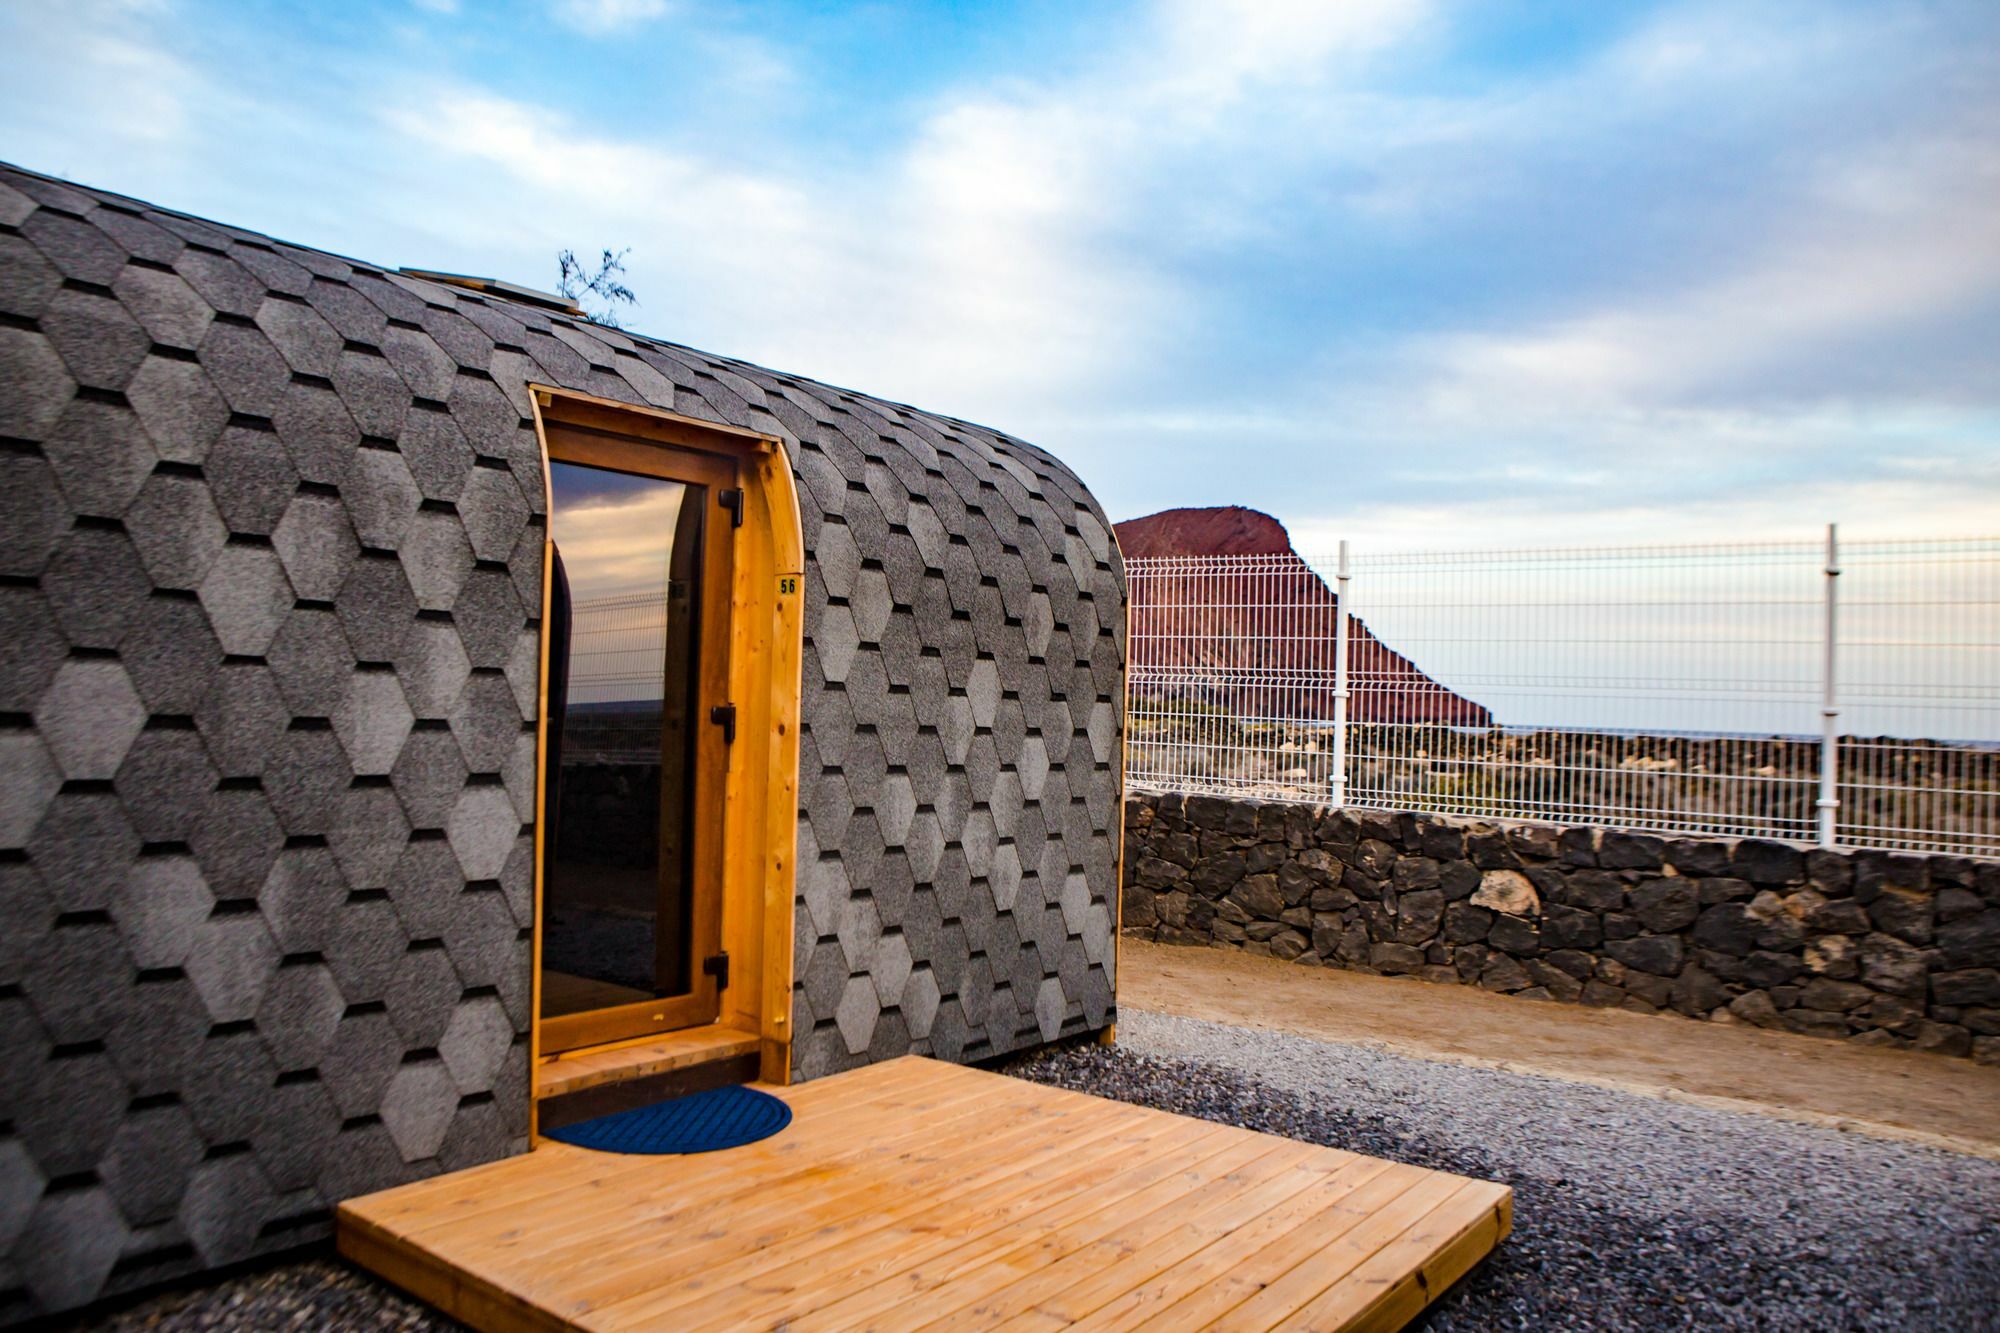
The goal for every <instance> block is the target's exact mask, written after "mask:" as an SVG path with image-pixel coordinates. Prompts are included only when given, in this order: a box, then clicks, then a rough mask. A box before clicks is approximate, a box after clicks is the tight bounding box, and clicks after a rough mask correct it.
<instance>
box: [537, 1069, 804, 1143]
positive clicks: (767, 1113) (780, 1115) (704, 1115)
mask: <svg viewBox="0 0 2000 1333" xmlns="http://www.w3.org/2000/svg"><path fill="white" fill-rule="evenodd" d="M791 1123H792V1108H791V1107H789V1106H787V1105H785V1103H783V1102H781V1101H779V1100H778V1099H777V1098H776V1097H773V1096H772V1095H771V1094H770V1093H768V1092H758V1091H757V1090H756V1089H755V1088H745V1087H738V1086H734V1085H732V1086H730V1087H726V1088H710V1089H709V1090H708V1091H707V1092H696V1093H690V1094H689V1095H687V1096H685V1097H675V1098H674V1099H672V1100H671V1101H664V1102H655V1103H653V1105H651V1106H640V1107H636V1108H634V1109H633V1110H630V1111H619V1112H616V1113H615V1114H612V1115H601V1116H598V1117H597V1118H596V1119H595V1120H582V1121H578V1122H577V1123H576V1124H574V1125H566V1126H564V1127H563V1128H561V1129H552V1130H550V1131H549V1133H548V1137H549V1138H552V1139H557V1140H560V1141H561V1142H563V1143H571V1144H575V1145H576V1146H577V1147H579V1148H595V1149H596V1150H597V1151H598V1152H625V1153H690V1152H714V1151H715V1150H716V1149H718V1148H738V1147H741V1146H742V1145H744V1144H746V1143H755V1142H756V1141H757V1140H759V1139H768V1138H770V1137H771V1136H772V1135H773V1134H775V1133H777V1132H778V1131H779V1130H781V1129H783V1128H784V1127H785V1126H786V1125H789V1124H791Z"/></svg>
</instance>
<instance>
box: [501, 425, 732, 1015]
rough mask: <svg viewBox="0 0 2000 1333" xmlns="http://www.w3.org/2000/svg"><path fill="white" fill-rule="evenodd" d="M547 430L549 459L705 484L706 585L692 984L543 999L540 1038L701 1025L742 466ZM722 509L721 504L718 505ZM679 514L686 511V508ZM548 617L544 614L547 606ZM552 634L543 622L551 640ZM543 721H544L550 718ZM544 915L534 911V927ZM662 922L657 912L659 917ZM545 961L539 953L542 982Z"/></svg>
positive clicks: (717, 889)
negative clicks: (597, 999) (613, 995)
mask: <svg viewBox="0 0 2000 1333" xmlns="http://www.w3.org/2000/svg"><path fill="white" fill-rule="evenodd" d="M544 434H545V439H546V440H547V445H546V454H545V457H546V459H547V461H548V462H549V463H568V464H572V465H575V466H578V467H589V468H597V469H600V470H603V471H611V472H620V473H624V474H626V475H628V476H641V477H651V478H655V479H657V480H661V481H674V482H680V483H682V484H684V485H686V486H690V487H695V486H698V487H700V488H702V493H703V499H702V502H701V503H702V509H701V511H700V521H701V537H700V541H701V574H700V579H701V587H700V591H699V597H698V602H697V611H696V615H695V634H694V642H695V646H696V652H697V654H698V664H697V668H696V669H697V671H698V673H699V674H698V677H697V682H696V686H695V691H694V695H695V700H696V703H695V706H694V707H693V709H691V710H690V716H689V717H688V718H687V720H686V725H687V726H689V727H691V728H693V731H694V744H693V746H692V751H693V753H692V759H693V763H692V771H691V772H690V773H689V774H687V780H688V781H689V782H691V784H692V786H693V789H694V801H693V802H692V804H688V805H684V807H683V808H684V810H685V811H686V814H687V820H686V823H685V824H684V825H682V830H681V831H682V836H683V837H684V838H686V839H687V841H688V842H689V844H690V845H689V848H688V851H687V872H688V873H687V875H686V878H685V881H684V883H683V886H682V888H683V902H684V903H685V904H686V907H687V911H688V916H689V922H688V934H687V938H688V983H689V984H688V989H687V991H686V993H684V994H679V995H667V996H658V997H655V998H652V999H647V1000H637V1001H634V1002H632V1003H630V1004H619V1005H607V1006H605V1007H604V1008H601V1009H587V1010H583V1011H581V1012H578V1013H573V1014H557V1015H553V1016H550V1015H544V1014H541V1012H540V1009H539V1000H538V1002H537V1005H538V1007H537V1011H536V1013H537V1017H538V1018H540V1019H541V1022H542V1024H543V1031H542V1045H543V1048H544V1049H546V1050H548V1051H550V1052H556V1051H572V1050H577V1049H580V1048H582V1047H586V1046H601V1045H604V1044H605V1043H607V1042H614V1041H626V1040H630V1039H632V1038H636V1037H650V1036H658V1035H659V1034H661V1033H665V1032H673V1031H677V1030H679V1029H681V1028H689V1027H699V1026H701V1025H702V1024H704V1023H712V1022H714V1021H715V1019H716V1015H717V1014H718V1013H719V1012H720V1011H721V989H720V987H719V986H718V984H717V980H716V978H715V977H714V976H713V975H710V974H709V973H707V972H706V971H704V970H703V965H702V964H703V960H704V959H706V958H708V957H711V956H713V955H716V954H719V953H721V952H722V951H723V950H722V901H721V899H722V845H723V825H724V804H725V802H724V799H723V796H724V788H725V786H726V784H727V779H728V772H729V751H728V748H727V746H726V744H725V742H724V740H723V736H722V729H721V728H720V727H718V726H715V725H712V724H711V723H710V721H709V719H708V718H707V717H705V716H703V710H705V709H707V708H711V707H714V706H716V705H719V704H723V703H726V702H728V699H729V684H730V670H729V647H730V638H731V632H730V631H731V626H730V623H729V622H730V617H731V612H732V610H733V609H734V608H733V606H732V599H731V595H730V594H731V591H732V588H733V579H732V577H731V575H732V571H733V564H734V561H733V554H734V548H735V540H736V534H735V531H734V529H733V527H732V525H731V522H730V519H729V512H730V511H729V510H728V509H727V508H724V507H723V506H722V503H721V497H722V496H723V495H724V494H726V493H728V492H731V491H735V490H739V489H740V487H739V486H738V473H739V471H740V469H739V467H738V462H737V459H736V458H735V457H734V456H731V455H724V454H716V453H709V452H705V451H700V450H695V449H688V448H682V447H679V446H676V445H669V444H660V443H655V442H649V441H645V440H639V439H635V438H633V437H631V436H630V435H628V434H625V433H622V432H621V433H617V434H613V433H610V432H607V431H605V430H602V429H600V428H596V427H590V426H582V425H577V424H574V423H571V422H568V421H552V422H550V423H549V424H548V427H547V429H546V431H545V433H544ZM718 510H720V511H721V512H720V513H718V512H717V511H718ZM680 521H681V522H685V521H686V514H685V512H683V514H682V515H681V517H680ZM554 533H555V514H554V493H553V490H552V491H551V494H550V513H549V522H548V523H547V524H546V525H545V526H544V528H543V560H544V561H545V562H546V563H550V564H553V562H552V561H550V559H549V553H550V551H551V550H553V549H554ZM543 624H544V625H545V626H546V624H547V617H546V609H545V611H544V620H543ZM546 637H547V635H546V631H545V632H544V639H545V640H546ZM544 693H546V690H544ZM545 703H546V701H545ZM543 725H544V727H546V725H547V724H546V723H544V724H543ZM663 739H664V738H663ZM663 763H664V759H663ZM670 799H671V795H670V789H669V787H668V784H667V783H666V781H665V780H664V778H663V779H662V782H661V791H660V801H661V807H662V808H661V812H660V813H661V816H662V820H663V821H664V820H665V818H666V817H667V815H668V812H667V810H666V808H665V807H666V804H667V802H668V801H669V800H670ZM543 873H546V872H545V871H544V872H543ZM540 924H541V918H540V916H539V914H538V915H537V917H536V925H537V927H539V926H540ZM658 924H659V919H658V918H657V917H656V926H657V925H658ZM538 933H539V931H538ZM539 968H540V964H539V962H538V963H537V972H538V976H537V980H538V982H539Z"/></svg>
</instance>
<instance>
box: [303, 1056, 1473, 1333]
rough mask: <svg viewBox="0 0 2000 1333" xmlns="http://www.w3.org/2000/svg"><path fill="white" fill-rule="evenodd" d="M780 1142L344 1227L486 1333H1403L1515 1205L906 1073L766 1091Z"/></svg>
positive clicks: (873, 1071) (923, 1064) (476, 1192)
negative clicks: (1098, 1331) (777, 1331)
mask: <svg viewBox="0 0 2000 1333" xmlns="http://www.w3.org/2000/svg"><path fill="white" fill-rule="evenodd" d="M773 1091H774V1093H775V1095H779V1096H782V1097H784V1098H785V1099H786V1101H787V1102H789V1103H790V1104H791V1105H792V1107H793V1111H794V1116H795V1119H794V1121H793V1124H792V1125H791V1126H790V1127H789V1128H788V1129H786V1130H785V1131H784V1132H782V1133H780V1134H779V1135H777V1136H775V1137H774V1138H772V1139H768V1140H765V1141H764V1142H762V1143H758V1144H751V1145H748V1146H746V1147H743V1148H735V1149H728V1150H725V1151H722V1152H717V1153H707V1154H700V1155H696V1156H689V1157H630V1156H621V1155H617V1154H607V1153H595V1152H589V1151H586V1150H583V1149H578V1148H573V1147H570V1146H568V1145H565V1144H559V1143H544V1144H542V1145H540V1146H538V1147H537V1148H536V1150H535V1151H534V1152H532V1153H530V1154H528V1155H526V1156H522V1157H515V1158H510V1159H508V1160H506V1161H502V1162H496V1163H491V1164H488V1165H486V1166H482V1167H476V1168H473V1169H471V1170H468V1171H462V1172H457V1173H454V1174H452V1175H450V1176H446V1177H439V1178H435V1179H432V1180H427V1181H422V1182H418V1183H417V1184H414V1185H410V1186H404V1187H402V1188H400V1189H396V1190H389V1191H385V1192H383V1193H382V1194H378V1195H373V1196H369V1197H367V1198H363V1199H356V1200H350V1201H349V1202H348V1203H346V1204H344V1205H343V1206H342V1207H341V1209H340V1211H339V1239H340V1247H341V1251H342V1253H344V1254H346V1255H348V1256H349V1257H350V1258H352V1259H353V1260H354V1261H355V1262H357V1263H360V1264H362V1265H363V1266H365V1267H367V1268H370V1269H372V1270H374V1271H375V1272H377V1273H379V1274H381V1275H382V1276H384V1277H386V1278H388V1279H389V1280H390V1281H392V1282H395V1283H396V1284H397V1285H399V1286H402V1287H404V1288H405V1289H406V1290H409V1291H412V1292H413V1293H415V1294H416V1295H418V1296H420V1297H422V1298H424V1299H426V1300H429V1301H431V1302H432V1303H433V1304H436V1305H438V1306H440V1307H441V1308H443V1309H445V1310H446V1311H447V1312H448V1313H450V1314H452V1315H454V1316H455V1317H457V1318H459V1319H461V1320H463V1321H465V1322H466V1323H469V1324H471V1325H473V1326H474V1327H475V1328H480V1329H502V1330H516V1329H556V1328H563V1329H639V1328H662V1327H670V1328H674V1329H677V1330H695V1329H701V1328H744V1327H780V1326H782V1327H785V1328H788V1329H796V1330H800V1333H803V1331H804V1330H808V1329H847V1328H912V1327H917V1326H919V1325H925V1324H934V1325H935V1326H936V1327H938V1328H952V1329H957V1328H972V1327H995V1326H998V1327H1007V1328H1053V1327H1058V1326H1073V1325H1077V1324H1081V1325H1084V1326H1088V1327H1097V1328H1129V1327H1134V1326H1136V1325H1138V1324H1140V1323H1145V1324H1147V1325H1148V1326H1149V1327H1150V1326H1157V1327H1173V1328H1182V1327H1188V1328H1191V1327H1205V1326H1210V1325H1215V1326H1220V1327H1231V1328H1270V1327H1277V1326H1280V1325H1283V1326H1287V1327H1290V1326H1294V1325H1297V1326H1302V1327H1312V1328H1349V1327H1352V1328H1369V1329H1378V1328H1379V1329H1390V1328H1396V1327H1400V1326H1401V1325H1402V1324H1403V1323H1404V1322H1407V1321H1408V1320H1409V1319H1410V1318H1412V1317H1414V1316H1415V1315H1416V1314H1417V1313H1419V1312H1421V1310H1422V1309H1423V1308H1424V1306H1425V1305H1426V1304H1427V1303H1428V1302H1429V1301H1430V1300H1432V1299H1434V1298H1435V1297H1436V1296H1437V1295H1438V1294H1439V1293H1440V1292H1442V1291H1443V1290H1444V1289H1445V1288H1447V1287H1448V1286H1449V1285H1450V1284H1451V1283H1452V1282H1454V1281H1456V1280H1457V1279H1458V1278H1459V1277H1460V1276H1462V1275H1463V1274H1464V1273H1465V1272H1466V1271H1468V1270H1469V1269H1470V1268H1471V1267H1472V1266H1473V1265H1474V1264H1476V1263H1477V1262H1478V1261H1479V1260H1480V1259H1482V1258H1484V1256H1485V1255H1486V1254H1487V1253H1489V1252H1490V1251H1491V1249H1492V1248H1493V1246H1494V1245H1496V1244H1497V1243H1499V1241H1500V1240H1501V1239H1502V1238H1503V1237H1504V1236H1505V1235H1506V1234H1507V1229H1508V1227H1509V1226H1510V1225H1511V1198H1512V1196H1511V1195H1510V1194H1509V1192H1508V1191H1507V1190H1506V1189H1504V1188H1503V1187H1501V1186H1497V1185H1488V1184H1484V1183H1482V1182H1475V1181H1468V1180H1464V1179H1463V1178H1460V1177H1456V1176H1450V1175H1446V1174H1444V1173H1441V1172H1434V1171H1426V1170H1423V1169H1422V1168H1417V1167H1408V1166H1397V1165H1392V1164H1389V1163H1384V1162H1380V1161H1377V1160H1375V1159H1371V1158H1366V1157H1359V1156H1356V1155H1354V1154H1351V1153H1345V1152H1342V1151H1340V1150H1337V1149H1331V1148H1323V1147H1318V1146H1315V1145H1310V1144H1302V1143H1297V1142H1294V1141H1292V1140H1288V1139H1281V1138H1275V1137H1272V1136H1269V1135H1262V1134H1256V1133H1252V1132H1251V1131H1248V1130H1243V1129H1239V1128H1236V1127H1234V1126H1229V1125H1219V1124H1213V1123H1210V1122H1207V1121H1198V1120H1191V1119H1187V1118H1185V1117H1181V1116H1175V1115H1170V1114H1168V1113H1165V1112H1161V1111H1154V1110H1151V1109H1149V1108H1145V1107H1137V1106H1129V1105H1126V1104H1123V1103H1119V1102H1112V1101H1106V1100H1103V1099H1100V1098H1095V1097H1089V1096H1085V1095H1083V1094H1080V1093H1074V1092H1068V1091H1064V1090H1061V1089H1056V1088H1049V1087H1045V1086H1042V1085H1039V1084H1032V1083H1027V1082H1024V1081H1020V1080H1015V1079H1009V1078H1005V1077H1004V1076H1001V1075H997V1074H991V1073H985V1072H981V1071H978V1070H971V1069H964V1068H959V1067H956V1066H950V1065H942V1064H938V1063H936V1062H933V1061H929V1060H922V1059H914V1058H906V1059H903V1060H896V1061H889V1062H885V1063H884V1064H880V1065H874V1066H869V1067H866V1068H863V1069H858V1070H855V1071H853V1072H851V1073H847V1074H839V1075H835V1076H832V1077H830V1078H825V1079H819V1080H815V1081H813V1082H811V1083H806V1084H803V1085H800V1086H798V1087H795V1088H786V1089H775V1090H773Z"/></svg>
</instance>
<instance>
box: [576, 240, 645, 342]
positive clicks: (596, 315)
mask: <svg viewBox="0 0 2000 1333" xmlns="http://www.w3.org/2000/svg"><path fill="white" fill-rule="evenodd" d="M631 253H632V248H631V247H630V246H627V247H626V248H625V249H623V250H606V251H605V252H604V256H603V258H601V259H599V260H598V261H597V271H596V272H595V273H592V272H590V271H589V270H587V269H585V268H584V266H583V264H582V263H581V261H579V260H578V259H577V257H576V251H574V250H564V251H561V252H560V253H558V254H557V255H556V265H557V267H558V268H560V269H561V276H560V277H559V278H558V279H557V281H556V290H557V291H559V292H561V293H562V295H563V299H564V300H568V301H574V302H576V303H577V304H578V305H580V306H582V307H583V313H584V314H586V315H588V316H590V318H591V319H592V320H593V321H595V322H596V323H599V324H602V325H604V326H605V327H607V328H613V329H615V328H618V327H619V323H618V307H619V306H621V305H637V304H638V302H639V298H638V297H636V296H634V295H633V294H632V289H631V288H630V287H627V286H626V285H625V284H624V283H623V282H620V281H619V279H620V278H622V277H624V275H625V256H626V255H629V254H631ZM585 297H595V298H596V299H595V301H593V302H586V301H585V299H584V298H585Z"/></svg>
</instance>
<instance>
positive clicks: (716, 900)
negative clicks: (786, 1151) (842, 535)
mask: <svg viewBox="0 0 2000 1333" xmlns="http://www.w3.org/2000/svg"><path fill="white" fill-rule="evenodd" d="M548 442H549V464H550V469H549V470H550V489H551V497H550V514H549V526H548V535H549V545H548V550H547V555H548V559H549V561H550V580H549V582H550V596H549V607H548V615H547V617H546V620H545V626H546V629H545V632H546V633H547V634H548V635H549V653H548V658H549V670H548V680H547V687H548V704H547V708H548V718H547V740H546V743H545V749H544V756H543V762H544V783H545V786H544V799H543V829H542V832H543V867H542V872H543V885H542V909H541V919H540V920H539V921H538V922H537V928H538V929H539V931H540V932H541V938H540V951H539V952H540V958H541V978H540V981H541V1000H540V1006H541V1019H542V1038H541V1049H542V1051H543V1053H544V1054H547V1053H550V1052H554V1051H562V1050H570V1049H574V1048H576V1047H579V1046H591V1045H598V1044H601V1043H604V1042H611V1041H620V1040H624V1039H626V1038H631V1037H638V1036H644V1035H646V1034H649V1033H654V1032H664V1031H669V1030H672V1029H675V1028H682V1027H692V1026H696V1025H698V1024H702V1023H708V1022H712V1021H714V1019H715V1017H716V1015H717V1013H718V1011H719V1008H720V999H721V995H720V982H721V974H722V973H723V971H724V969H723V968H722V966H721V965H720V958H721V921H722V910H721V909H722V864H723V860H722V831H723V818H724V806H723V799H722V797H723V780H724V775H725V773H726V771H727V768H728V763H729V754H728V749H729V739H730V735H731V733H732V732H733V722H732V712H731V710H730V701H729V699H728V698H727V697H726V696H727V690H728V681H729V660H728V652H729V639H730V634H729V629H730V626H729V615H730V589H731V573H732V552H733V547H734V535H735V528H736V515H737V514H738V513H740V506H741V492H740V490H739V489H738V484H739V483H738V478H737V465H736V462H735V460H733V459H731V458H726V457H723V456H720V455H716V454H708V453H702V452H699V451H696V450H691V449H681V448H675V447H672V446H669V445H663V444H659V443H655V442H651V441H644V440H638V439H633V438H630V437H626V436H622V435H617V434H612V433H609V432H602V431H596V430H588V429H583V428H580V427H575V426H566V425H560V424H553V423H552V424H551V425H550V426H549V428H548Z"/></svg>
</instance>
